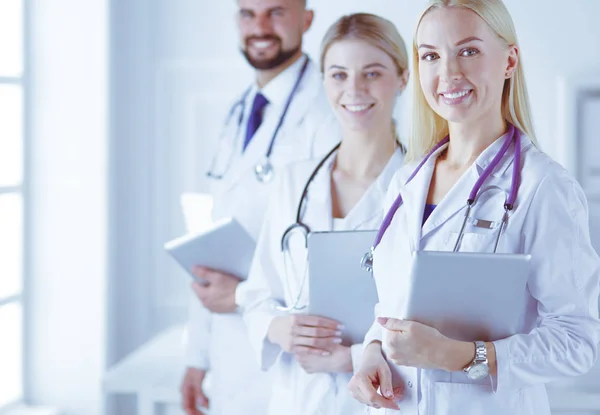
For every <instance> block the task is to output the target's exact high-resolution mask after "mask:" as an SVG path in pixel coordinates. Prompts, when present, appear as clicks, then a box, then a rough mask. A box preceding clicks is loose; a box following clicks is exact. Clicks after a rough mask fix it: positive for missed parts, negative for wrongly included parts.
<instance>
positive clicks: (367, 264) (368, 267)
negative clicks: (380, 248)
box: [360, 247, 374, 272]
mask: <svg viewBox="0 0 600 415" xmlns="http://www.w3.org/2000/svg"><path fill="white" fill-rule="evenodd" d="M373 251H374V249H373V247H371V249H370V250H369V252H367V253H366V254H364V255H363V257H362V259H361V260H360V267H361V268H362V269H363V270H365V271H367V272H373Z"/></svg>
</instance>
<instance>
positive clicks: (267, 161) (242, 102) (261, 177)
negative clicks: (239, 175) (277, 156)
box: [206, 56, 310, 183]
mask: <svg viewBox="0 0 600 415" xmlns="http://www.w3.org/2000/svg"><path fill="white" fill-rule="evenodd" d="M309 62H310V60H309V59H308V56H307V57H306V60H305V61H304V64H303V65H302V69H300V73H299V74H298V77H297V78H296V82H295V83H294V86H293V88H292V90H291V92H290V94H289V96H288V99H287V101H286V103H285V107H284V108H283V112H282V113H281V116H280V117H279V122H278V123H277V126H276V127H275V130H274V131H273V135H272V137H271V142H270V143H269V147H268V148H267V152H266V153H265V156H264V157H263V159H262V160H261V161H260V162H258V164H256V166H254V175H255V177H256V180H258V181H259V182H260V183H269V182H270V181H271V180H273V164H272V163H271V153H272V152H273V146H274V144H275V140H276V138H277V134H279V130H280V129H281V126H282V125H283V121H284V120H285V117H286V115H287V113H288V110H289V108H290V104H291V103H292V100H293V99H294V97H295V95H296V92H298V87H299V86H300V82H301V81H302V78H303V77H304V74H305V73H306V69H307V68H308V64H309ZM251 90H252V87H249V88H248V89H246V91H245V92H244V94H243V95H242V97H241V98H240V99H239V100H238V101H237V102H236V103H234V104H233V106H232V107H231V109H230V110H229V114H228V115H227V119H226V120H225V127H227V126H228V125H229V123H230V122H231V119H232V118H233V116H234V115H235V113H236V112H237V111H238V108H239V115H238V121H237V127H236V130H235V138H234V140H237V139H238V137H239V134H240V129H241V126H242V122H243V120H244V109H245V108H246V100H247V98H248V95H250V91H251ZM223 130H224V132H223V133H222V134H221V137H220V139H219V144H218V148H217V151H216V152H215V156H214V157H213V160H212V162H211V167H210V169H209V170H208V172H206V176H207V177H209V178H211V179H214V180H222V179H223V177H224V176H225V174H226V173H227V171H228V170H229V167H230V166H231V163H232V161H233V155H234V152H235V150H232V151H231V153H230V155H229V160H228V161H227V164H226V167H225V169H224V171H223V172H222V173H220V174H219V173H215V168H216V164H217V159H218V156H219V153H220V151H219V150H220V149H221V148H222V145H223V142H224V139H225V130H226V128H224V129H223ZM234 148H235V146H234Z"/></svg>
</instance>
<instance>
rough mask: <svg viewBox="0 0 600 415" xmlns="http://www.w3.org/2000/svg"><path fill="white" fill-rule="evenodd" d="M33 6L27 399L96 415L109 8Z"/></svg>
mask: <svg viewBox="0 0 600 415" xmlns="http://www.w3.org/2000/svg"><path fill="white" fill-rule="evenodd" d="M29 3H30V4H29V10H30V12H31V18H30V30H31V33H30V42H31V51H30V58H31V62H30V64H31V73H30V76H31V78H30V81H31V96H30V98H31V101H30V106H29V107H30V115H31V119H30V126H31V128H30V133H31V136H30V144H31V148H30V154H29V156H30V157H31V160H30V180H31V188H30V196H31V198H30V209H29V214H30V218H29V219H30V220H31V239H30V241H31V245H30V246H29V249H30V250H29V261H30V263H29V267H28V268H29V275H28V277H29V278H28V280H27V284H26V286H27V290H28V291H27V305H26V312H27V313H28V314H27V322H28V324H27V328H26V330H27V343H28V345H29V348H28V350H27V354H26V356H27V358H28V359H27V369H26V370H27V379H28V382H27V385H26V388H27V399H28V400H29V401H30V402H31V403H34V404H45V405H51V406H56V407H59V408H62V409H64V410H65V411H66V412H65V413H66V414H73V415H75V414H77V415H96V414H99V413H100V408H101V399H102V398H101V393H100V383H99V381H100V378H101V375H102V373H103V371H104V369H105V366H106V364H105V360H106V359H105V354H106V336H105V325H106V315H107V314H106V312H107V310H106V281H107V278H106V275H107V265H106V264H107V261H106V260H107V249H106V242H107V190H108V189H107V146H108V130H107V94H108V77H107V75H108V60H107V58H108V53H107V50H108V25H107V19H108V7H107V1H106V0H85V1H80V0H32V1H30V2H29Z"/></svg>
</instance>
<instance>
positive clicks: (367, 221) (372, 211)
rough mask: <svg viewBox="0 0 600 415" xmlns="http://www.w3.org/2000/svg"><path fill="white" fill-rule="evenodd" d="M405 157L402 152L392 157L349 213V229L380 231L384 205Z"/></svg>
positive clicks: (398, 151)
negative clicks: (391, 182) (391, 184)
mask: <svg viewBox="0 0 600 415" xmlns="http://www.w3.org/2000/svg"><path fill="white" fill-rule="evenodd" d="M403 160H404V156H403V155H402V152H401V151H400V150H396V152H395V153H394V154H393V155H392V157H391V158H390V160H389V161H388V163H387V165H386V166H385V168H384V169H383V171H382V172H381V174H380V175H379V177H377V179H376V180H375V182H373V184H372V185H371V186H369V188H368V189H367V191H366V192H365V194H364V195H363V196H362V197H361V198H360V200H359V201H358V203H357V204H356V206H354V208H352V210H351V211H350V212H349V213H348V215H347V216H346V218H345V223H346V226H347V228H348V229H350V230H357V229H378V228H379V226H380V225H381V221H382V219H383V215H384V212H383V204H384V200H385V196H386V193H387V188H388V186H389V184H390V181H391V180H392V177H393V176H394V174H395V173H396V171H398V169H399V168H400V167H401V166H402V162H403Z"/></svg>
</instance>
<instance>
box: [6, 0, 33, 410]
mask: <svg viewBox="0 0 600 415" xmlns="http://www.w3.org/2000/svg"><path fill="white" fill-rule="evenodd" d="M21 1H22V8H21V10H22V16H21V18H22V26H21V27H22V32H21V36H22V47H23V51H22V59H23V62H22V72H21V74H20V76H2V75H1V74H0V85H12V86H18V87H19V88H20V89H21V93H22V97H23V98H22V120H21V123H22V141H21V143H22V156H21V157H22V169H23V170H22V177H21V182H20V183H19V184H16V185H10V186H2V185H0V196H1V195H6V194H17V195H20V196H21V200H22V207H21V209H22V210H21V215H22V225H21V226H22V234H21V236H22V242H21V252H22V257H21V262H22V263H21V265H22V266H21V290H20V292H19V293H17V294H13V295H9V296H7V297H0V308H2V307H4V306H6V305H9V304H20V306H21V313H22V319H21V333H22V338H21V344H22V348H23V353H22V354H21V362H20V364H21V373H22V377H21V378H22V384H21V396H20V397H19V398H17V400H15V401H13V402H7V403H6V404H4V405H0V413H3V412H4V411H7V410H10V408H12V407H14V406H17V405H20V404H21V403H23V402H24V401H25V400H26V395H27V389H26V384H27V382H26V374H27V364H26V361H27V356H26V353H25V351H26V350H27V327H28V323H27V315H28V312H27V309H26V306H27V281H28V278H27V276H28V273H29V267H28V263H29V261H28V255H29V252H28V246H29V240H30V237H29V232H30V231H29V218H30V214H29V192H30V183H29V168H30V164H29V163H30V162H29V153H30V152H29V148H30V123H29V119H30V112H31V111H30V96H31V91H30V88H29V56H30V33H29V32H30V24H29V23H30V13H29V9H30V1H29V0H21Z"/></svg>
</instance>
